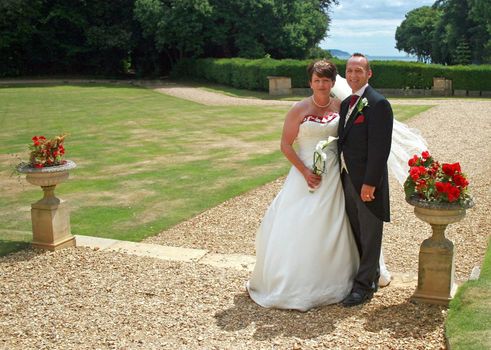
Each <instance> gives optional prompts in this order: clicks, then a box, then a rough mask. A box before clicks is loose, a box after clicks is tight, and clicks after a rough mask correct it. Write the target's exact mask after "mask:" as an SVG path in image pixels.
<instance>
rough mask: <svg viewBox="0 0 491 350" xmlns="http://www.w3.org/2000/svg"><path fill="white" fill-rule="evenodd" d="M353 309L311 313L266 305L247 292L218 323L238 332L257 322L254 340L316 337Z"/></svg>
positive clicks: (333, 307) (221, 314)
mask: <svg viewBox="0 0 491 350" xmlns="http://www.w3.org/2000/svg"><path fill="white" fill-rule="evenodd" d="M356 313H357V311H356V310H354V309H346V308H343V307H341V306H340V305H330V306H325V307H320V308H314V309H311V310H309V311H308V312H300V311H295V310H278V309H267V308H263V307H261V306H259V305H257V304H256V303H254V302H253V301H252V300H251V299H250V298H249V296H248V295H247V294H246V293H241V294H236V295H235V296H234V306H233V307H231V308H229V309H227V310H224V311H221V312H218V313H216V314H215V319H216V323H217V325H218V326H219V327H220V328H221V329H223V330H224V331H227V332H235V331H238V330H241V329H244V328H247V327H248V326H249V325H250V324H254V327H255V332H254V335H253V337H254V339H256V340H267V341H269V340H273V339H275V338H277V337H287V338H299V339H304V340H307V339H314V338H317V337H319V336H322V335H325V334H329V333H332V332H333V331H334V330H335V329H336V323H338V322H340V321H342V320H343V319H344V318H348V317H351V316H353V315H354V314H356Z"/></svg>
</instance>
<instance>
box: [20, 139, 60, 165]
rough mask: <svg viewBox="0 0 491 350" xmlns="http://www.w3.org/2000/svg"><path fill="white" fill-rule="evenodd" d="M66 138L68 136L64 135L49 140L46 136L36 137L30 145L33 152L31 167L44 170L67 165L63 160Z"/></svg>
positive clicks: (30, 158) (31, 154)
mask: <svg viewBox="0 0 491 350" xmlns="http://www.w3.org/2000/svg"><path fill="white" fill-rule="evenodd" d="M65 137H66V135H65V134H63V135H59V136H56V137H54V138H52V139H50V140H49V139H47V138H46V137H44V136H34V137H33V138H32V144H30V145H29V150H30V151H31V152H30V154H29V165H30V166H32V167H34V168H44V167H50V166H56V165H62V164H65V163H66V161H65V160H63V156H64V155H65V147H63V142H64V141H65Z"/></svg>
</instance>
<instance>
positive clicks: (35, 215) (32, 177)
mask: <svg viewBox="0 0 491 350" xmlns="http://www.w3.org/2000/svg"><path fill="white" fill-rule="evenodd" d="M75 167H76V164H75V162H73V161H71V160H67V161H66V162H65V164H62V165H57V166H52V167H45V168H34V167H32V166H30V165H29V164H22V165H20V166H18V167H17V170H18V171H19V173H22V174H26V180H27V182H29V183H30V184H32V185H35V186H41V188H42V189H43V191H44V197H43V198H41V199H40V200H39V201H37V202H35V203H32V204H31V220H32V234H33V237H32V238H33V239H32V245H33V246H34V247H37V248H42V249H48V250H58V249H61V248H65V247H70V246H75V237H74V236H73V235H72V234H71V232H70V214H69V210H68V206H67V203H66V202H65V201H64V200H62V199H60V198H57V197H56V196H55V187H56V185H58V184H60V183H62V182H64V181H66V180H67V179H68V176H69V170H71V169H73V168H75Z"/></svg>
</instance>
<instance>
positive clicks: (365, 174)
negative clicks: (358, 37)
mask: <svg viewBox="0 0 491 350" xmlns="http://www.w3.org/2000/svg"><path fill="white" fill-rule="evenodd" d="M371 76H372V70H371V69H370V64H369V62H368V59H367V58H366V57H365V56H364V55H362V54H359V53H355V54H353V56H351V57H350V58H349V60H348V62H347V63H346V80H347V82H348V84H349V86H350V87H351V90H352V93H353V94H352V95H351V96H350V97H348V98H347V99H345V100H344V101H343V102H342V104H341V111H340V115H341V118H340V121H339V127H338V135H339V139H338V152H339V157H340V164H341V179H342V182H343V189H344V195H345V201H346V212H347V214H348V218H349V221H350V224H351V227H352V229H353V234H354V236H355V240H356V245H357V247H358V252H359V254H360V267H359V268H358V272H357V274H356V276H355V280H354V283H353V288H352V290H351V293H350V294H349V295H348V296H347V297H346V298H345V299H344V300H343V301H342V304H343V305H344V306H355V305H359V304H363V303H365V302H367V301H369V300H370V299H371V298H372V296H373V293H374V292H376V291H377V289H378V278H379V265H378V262H379V257H380V249H381V245H382V230H383V222H384V221H389V220H390V213H389V183H388V175H387V158H388V157H389V152H390V145H391V140H392V124H393V115H392V108H391V106H390V103H389V102H388V101H387V100H386V99H385V97H384V96H382V95H381V94H379V93H378V92H377V91H375V90H374V89H373V88H372V87H371V86H370V85H368V80H369V79H370V77H371Z"/></svg>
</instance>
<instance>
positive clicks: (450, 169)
mask: <svg viewBox="0 0 491 350" xmlns="http://www.w3.org/2000/svg"><path fill="white" fill-rule="evenodd" d="M442 170H443V172H444V173H445V174H446V175H448V176H452V175H453V174H455V173H460V171H461V170H460V164H459V163H453V164H443V165H442Z"/></svg>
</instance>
